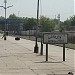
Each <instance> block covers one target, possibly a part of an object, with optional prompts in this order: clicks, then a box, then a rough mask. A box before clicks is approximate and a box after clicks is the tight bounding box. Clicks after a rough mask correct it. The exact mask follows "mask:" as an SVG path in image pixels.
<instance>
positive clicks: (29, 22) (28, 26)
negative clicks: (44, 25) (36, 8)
mask: <svg viewBox="0 0 75 75" xmlns="http://www.w3.org/2000/svg"><path fill="white" fill-rule="evenodd" d="M35 25H36V19H34V18H25V21H24V25H23V27H24V30H32V29H33V27H34V26H35Z"/></svg>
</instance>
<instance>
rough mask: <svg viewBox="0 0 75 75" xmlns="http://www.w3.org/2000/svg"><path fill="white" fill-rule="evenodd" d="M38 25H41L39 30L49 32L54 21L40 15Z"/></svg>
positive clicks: (52, 28) (52, 27)
mask: <svg viewBox="0 0 75 75" xmlns="http://www.w3.org/2000/svg"><path fill="white" fill-rule="evenodd" d="M40 25H41V31H44V32H51V31H53V30H54V26H55V21H54V20H52V19H49V18H47V17H44V16H41V18H40Z"/></svg>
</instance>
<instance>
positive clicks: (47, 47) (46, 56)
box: [46, 44, 48, 61]
mask: <svg viewBox="0 0 75 75" xmlns="http://www.w3.org/2000/svg"><path fill="white" fill-rule="evenodd" d="M46 61H48V44H46Z"/></svg>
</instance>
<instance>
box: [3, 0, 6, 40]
mask: <svg viewBox="0 0 75 75" xmlns="http://www.w3.org/2000/svg"><path fill="white" fill-rule="evenodd" d="M4 3H5V8H4V9H5V28H4V29H5V30H4V34H5V37H4V40H6V3H7V2H6V0H4Z"/></svg>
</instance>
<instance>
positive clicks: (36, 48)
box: [34, 0, 39, 53]
mask: <svg viewBox="0 0 75 75" xmlns="http://www.w3.org/2000/svg"><path fill="white" fill-rule="evenodd" d="M38 24H39V0H38V3H37V25H36V40H35V47H34V53H38V44H37V42H38V41H37V37H38V36H37V35H38Z"/></svg>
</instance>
